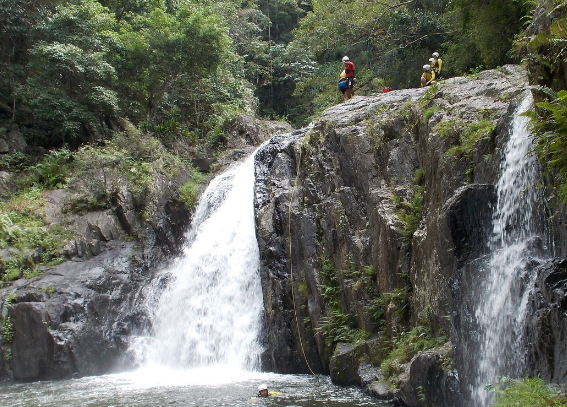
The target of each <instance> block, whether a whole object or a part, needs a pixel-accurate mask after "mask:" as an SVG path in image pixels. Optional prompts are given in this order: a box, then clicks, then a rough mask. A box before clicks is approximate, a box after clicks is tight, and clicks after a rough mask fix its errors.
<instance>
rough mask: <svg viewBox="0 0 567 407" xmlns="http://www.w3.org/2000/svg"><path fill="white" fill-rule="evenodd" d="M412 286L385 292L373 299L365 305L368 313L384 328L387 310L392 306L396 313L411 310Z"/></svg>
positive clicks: (402, 313) (404, 312)
mask: <svg viewBox="0 0 567 407" xmlns="http://www.w3.org/2000/svg"><path fill="white" fill-rule="evenodd" d="M409 300H410V287H409V286H408V287H403V288H398V289H395V290H392V291H390V292H387V293H383V294H381V295H379V296H378V297H376V298H374V299H372V301H370V303H369V304H368V305H367V306H366V307H365V308H366V312H368V315H369V316H370V317H371V318H372V319H373V320H374V321H375V322H377V323H378V325H379V326H380V327H382V328H384V327H385V323H386V311H387V310H388V307H390V306H392V307H393V308H394V309H395V311H394V312H395V313H396V314H398V315H400V316H401V315H404V314H406V313H407V312H408V311H409Z"/></svg>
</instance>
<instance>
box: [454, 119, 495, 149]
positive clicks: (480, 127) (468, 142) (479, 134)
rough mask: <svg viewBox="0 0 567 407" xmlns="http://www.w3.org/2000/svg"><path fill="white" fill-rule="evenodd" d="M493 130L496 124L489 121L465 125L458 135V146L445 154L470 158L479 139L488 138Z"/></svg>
mask: <svg viewBox="0 0 567 407" xmlns="http://www.w3.org/2000/svg"><path fill="white" fill-rule="evenodd" d="M495 129H496V123H494V122H493V121H490V120H481V121H478V122H473V123H469V124H467V125H466V127H465V128H464V129H463V131H462V133H461V134H460V137H459V141H458V143H459V144H458V145H456V146H453V147H451V148H450V149H449V150H447V154H448V155H452V156H456V157H463V156H464V157H469V158H470V157H471V156H472V153H473V151H474V147H475V146H476V144H477V143H478V142H479V141H480V140H481V139H483V138H488V137H490V136H491V135H492V134H493V132H494V130H495Z"/></svg>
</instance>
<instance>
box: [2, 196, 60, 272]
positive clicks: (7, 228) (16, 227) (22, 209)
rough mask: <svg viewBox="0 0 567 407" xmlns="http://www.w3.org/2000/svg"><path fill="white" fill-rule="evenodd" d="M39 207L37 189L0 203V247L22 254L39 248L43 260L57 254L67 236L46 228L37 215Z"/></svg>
mask: <svg viewBox="0 0 567 407" xmlns="http://www.w3.org/2000/svg"><path fill="white" fill-rule="evenodd" d="M42 205H43V195H42V192H41V191H40V190H39V189H37V188H32V189H29V190H26V191H23V192H20V193H19V194H18V195H16V196H14V197H13V198H12V199H11V200H10V201H8V202H5V203H0V248H4V247H6V246H8V245H10V246H13V247H15V248H16V249H19V250H20V251H22V252H25V251H29V250H36V249H37V248H41V249H42V251H43V256H44V259H43V260H44V261H47V260H50V259H51V258H52V257H53V256H55V255H57V254H58V251H59V250H60V249H61V248H62V246H63V243H64V240H65V238H66V237H68V236H69V233H67V232H65V231H64V230H62V229H56V228H47V227H46V225H45V223H44V221H43V219H42V218H41V216H40V215H39V214H38V211H39V210H40V209H41V207H42ZM12 266H14V264H12ZM11 268H12V267H8V269H11Z"/></svg>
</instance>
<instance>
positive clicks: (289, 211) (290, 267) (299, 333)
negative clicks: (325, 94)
mask: <svg viewBox="0 0 567 407" xmlns="http://www.w3.org/2000/svg"><path fill="white" fill-rule="evenodd" d="M300 164H301V146H299V159H298V160H297V167H296V169H295V173H296V176H295V182H294V184H293V188H292V189H291V197H290V199H289V207H288V213H287V236H288V240H289V274H290V281H291V299H292V302H293V315H294V316H295V326H296V328H297V335H298V337H299V345H300V346H301V353H302V354H303V358H304V359H305V364H306V365H307V368H308V369H309V371H310V372H311V374H312V375H315V373H313V370H312V369H311V366H310V365H309V362H308V361H307V355H306V354H305V349H304V347H303V340H302V338H301V331H300V330H299V321H298V319H297V309H296V306H295V290H294V289H293V260H292V259H293V258H292V256H291V255H292V244H291V204H292V203H293V197H294V195H295V187H296V186H297V182H298V181H299V167H300Z"/></svg>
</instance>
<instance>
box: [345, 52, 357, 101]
mask: <svg viewBox="0 0 567 407" xmlns="http://www.w3.org/2000/svg"><path fill="white" fill-rule="evenodd" d="M343 67H344V70H345V74H346V83H347V89H346V90H345V92H344V93H343V95H344V101H345V102H346V101H347V100H349V99H350V98H351V97H353V96H354V89H353V86H354V82H355V79H354V64H353V63H352V61H351V60H350V59H349V58H348V57H347V56H346V55H345V56H344V57H343Z"/></svg>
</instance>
